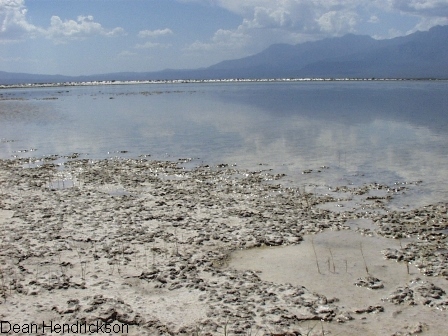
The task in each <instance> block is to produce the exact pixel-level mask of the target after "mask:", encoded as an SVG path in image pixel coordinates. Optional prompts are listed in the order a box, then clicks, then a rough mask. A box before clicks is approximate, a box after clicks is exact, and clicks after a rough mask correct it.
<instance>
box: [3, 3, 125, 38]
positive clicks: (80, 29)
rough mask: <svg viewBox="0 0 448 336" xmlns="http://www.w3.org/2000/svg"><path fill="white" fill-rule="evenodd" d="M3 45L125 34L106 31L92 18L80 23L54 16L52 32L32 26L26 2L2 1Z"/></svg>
mask: <svg viewBox="0 0 448 336" xmlns="http://www.w3.org/2000/svg"><path fill="white" fill-rule="evenodd" d="M0 22H1V25H0V41H2V42H12V41H18V40H21V39H24V38H31V37H37V36H45V37H47V38H50V39H53V40H54V41H55V42H57V43H61V42H64V41H67V40H70V39H83V38H86V37H89V36H93V35H103V36H118V35H123V34H125V32H124V29H123V28H120V27H117V28H114V29H110V30H109V29H106V28H104V27H103V26H102V25H101V24H100V23H98V22H95V21H94V19H93V17H92V16H90V15H89V16H78V18H77V19H76V20H64V21H63V20H62V19H61V18H60V17H59V16H52V17H51V20H50V26H49V27H48V28H42V27H37V26H35V25H33V24H31V23H29V21H28V19H27V9H26V6H25V1H24V0H0Z"/></svg>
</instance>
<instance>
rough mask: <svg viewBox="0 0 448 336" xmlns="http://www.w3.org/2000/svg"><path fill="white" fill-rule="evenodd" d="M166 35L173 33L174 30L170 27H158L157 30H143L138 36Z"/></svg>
mask: <svg viewBox="0 0 448 336" xmlns="http://www.w3.org/2000/svg"><path fill="white" fill-rule="evenodd" d="M165 35H173V31H172V30H171V29H169V28H165V29H156V30H141V31H140V32H139V33H138V37H142V38H145V37H159V36H165Z"/></svg>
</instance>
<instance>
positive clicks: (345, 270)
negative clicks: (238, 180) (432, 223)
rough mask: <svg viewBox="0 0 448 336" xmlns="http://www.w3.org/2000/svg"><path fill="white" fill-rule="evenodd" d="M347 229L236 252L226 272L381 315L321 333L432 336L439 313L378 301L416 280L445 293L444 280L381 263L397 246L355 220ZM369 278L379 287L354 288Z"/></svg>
mask: <svg viewBox="0 0 448 336" xmlns="http://www.w3.org/2000/svg"><path fill="white" fill-rule="evenodd" d="M347 224H348V226H349V227H351V228H352V229H350V230H341V231H325V232H323V233H320V234H317V235H308V236H305V237H304V241H303V242H301V243H300V244H299V245H293V246H286V247H262V248H255V249H249V250H240V251H236V252H234V253H233V254H232V256H231V259H230V261H229V267H231V268H235V269H240V270H248V269H249V270H254V271H258V273H259V274H258V275H259V276H260V278H261V279H262V280H265V281H271V282H274V283H291V284H293V285H299V286H305V287H306V288H307V289H308V290H311V291H314V292H317V293H319V294H323V295H325V296H326V297H327V298H338V299H339V301H338V302H336V305H337V306H339V307H340V309H342V310H346V311H351V312H353V311H354V310H355V309H357V308H366V307H368V306H378V305H381V306H383V307H384V309H385V312H384V313H379V314H367V315H366V314H363V315H357V314H354V313H352V316H353V317H354V318H355V321H352V322H350V323H347V324H344V325H337V324H327V323H326V324H325V330H331V331H332V332H336V333H341V332H342V333H344V334H347V335H356V334H360V333H363V334H367V335H376V334H378V332H380V333H379V334H383V332H386V334H387V333H390V332H396V331H398V330H400V329H402V328H404V327H406V326H412V325H414V324H415V323H417V322H420V321H421V322H422V323H423V324H425V325H430V326H431V328H430V330H431V332H434V331H435V330H437V328H438V327H437V319H439V318H440V317H441V316H442V315H443V314H444V312H442V311H438V310H436V309H431V308H429V307H425V306H422V305H419V306H409V305H406V306H403V305H400V306H396V305H393V304H391V303H389V302H384V301H382V300H381V299H383V298H386V297H387V296H388V295H389V294H390V293H391V292H393V291H395V290H396V289H397V287H399V286H405V285H406V284H407V283H408V282H409V281H410V280H412V279H415V278H417V277H419V278H421V279H424V280H427V281H430V282H433V283H435V284H437V285H438V286H441V287H442V288H444V289H445V290H446V289H447V282H446V280H444V279H441V278H433V277H432V278H431V277H425V276H424V275H422V274H420V272H419V271H418V269H417V268H415V267H413V266H412V265H409V271H408V269H407V267H406V264H404V263H397V262H395V261H393V260H386V259H384V257H383V254H382V253H381V251H382V250H383V249H386V248H400V241H398V240H393V239H387V238H384V237H380V236H377V235H375V234H374V233H373V230H371V229H372V225H371V223H369V222H368V221H366V220H355V221H351V222H350V223H349V222H347ZM356 229H368V231H369V235H362V234H361V233H359V232H356V231H354V230H356ZM370 234H372V235H370ZM402 244H405V243H404V242H402ZM369 275H370V276H373V277H375V278H377V279H379V280H380V281H381V283H382V285H383V287H382V288H380V289H369V288H366V287H361V286H357V285H355V282H357V281H358V280H359V279H360V278H366V277H368V276H369ZM439 327H440V324H439ZM350 328H353V329H350ZM349 330H350V331H349ZM379 334H378V335H379ZM429 334H431V335H432V333H429Z"/></svg>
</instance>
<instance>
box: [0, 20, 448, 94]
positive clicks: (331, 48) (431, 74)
mask: <svg viewBox="0 0 448 336" xmlns="http://www.w3.org/2000/svg"><path fill="white" fill-rule="evenodd" d="M229 78H252V79H260V78H435V79H448V26H436V27H433V28H431V29H430V30H429V31H425V32H421V31H418V32H415V33H413V34H409V35H407V36H402V37H396V38H393V39H385V40H376V39H373V38H372V37H370V36H366V35H353V34H347V35H344V36H342V37H334V38H327V39H323V40H319V41H313V42H305V43H301V44H297V45H289V44H274V45H271V46H270V47H268V48H267V49H265V50H263V51H262V52H260V53H258V54H255V55H252V56H248V57H244V58H240V59H235V60H227V61H223V62H220V63H218V64H215V65H212V66H210V67H208V68H201V69H189V70H173V69H167V70H163V71H157V72H119V73H109V74H97V75H89V76H78V77H73V76H64V75H36V74H26V73H8V72H3V71H0V84H6V85H8V84H19V83H55V82H71V81H73V82H80V81H105V80H120V81H123V80H171V79H229Z"/></svg>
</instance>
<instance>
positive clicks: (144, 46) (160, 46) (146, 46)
mask: <svg viewBox="0 0 448 336" xmlns="http://www.w3.org/2000/svg"><path fill="white" fill-rule="evenodd" d="M169 47H171V44H166V43H156V42H146V43H143V44H137V45H136V46H135V48H136V49H154V48H158V49H165V48H169Z"/></svg>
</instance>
